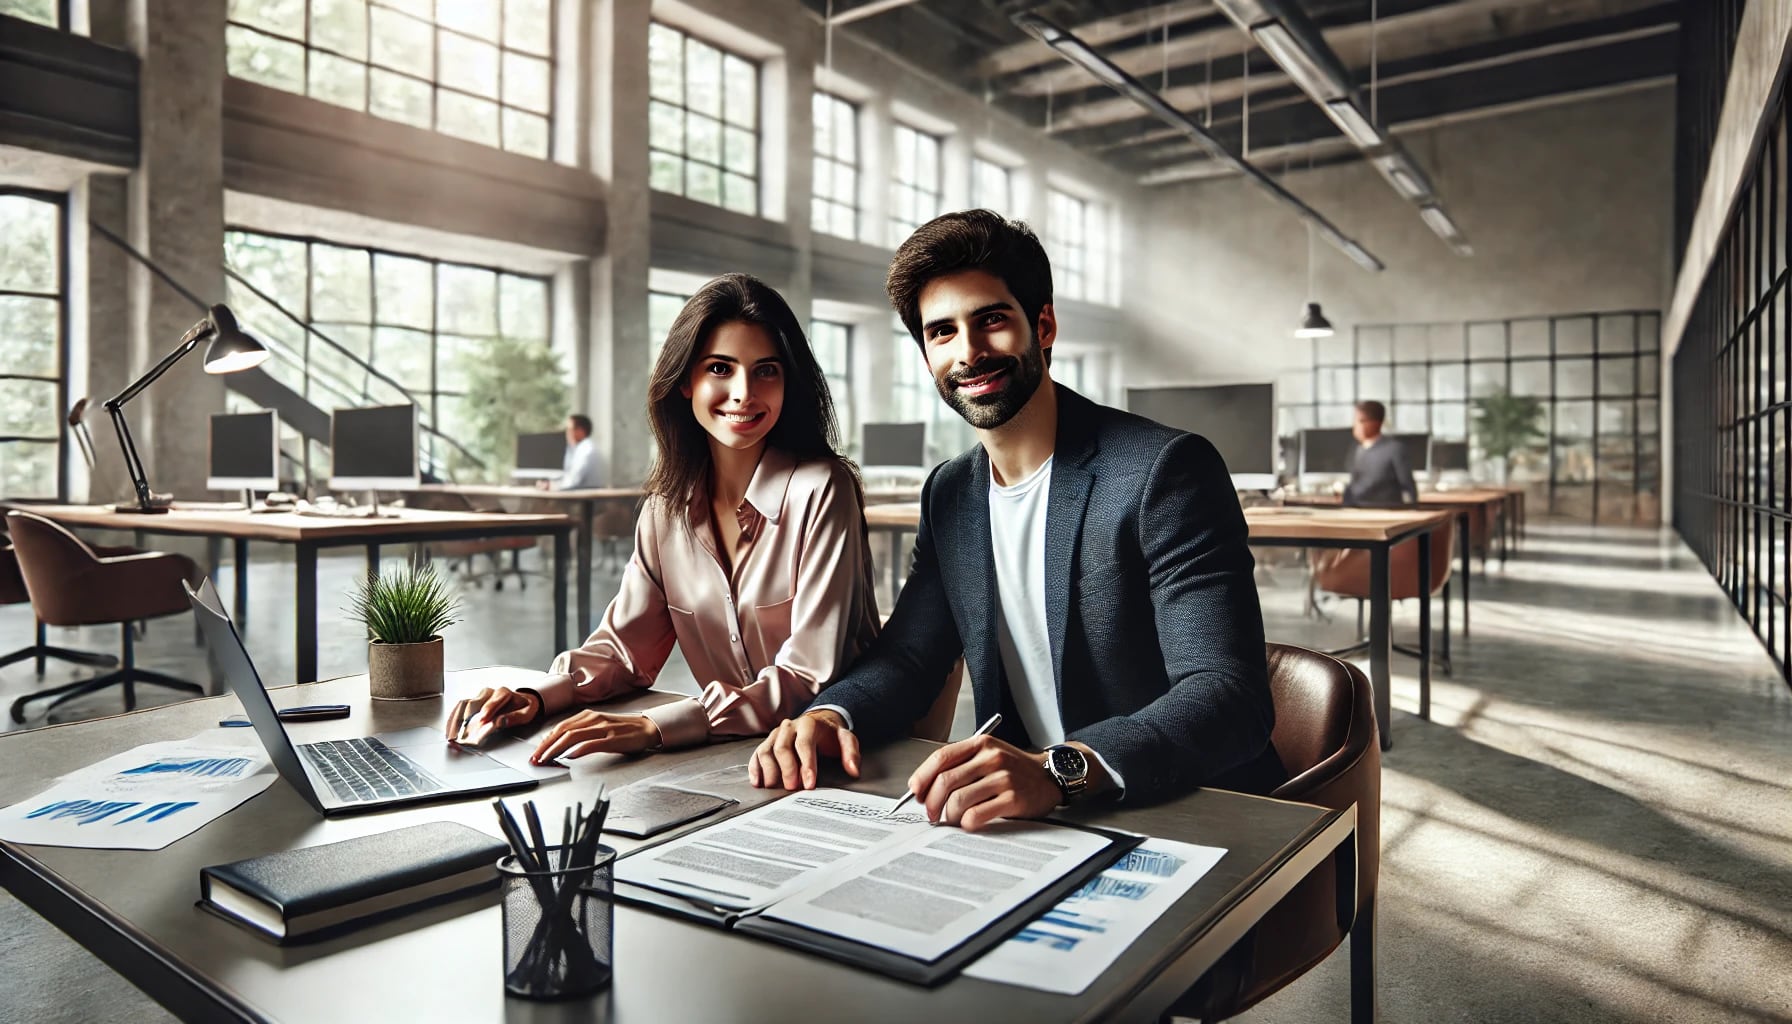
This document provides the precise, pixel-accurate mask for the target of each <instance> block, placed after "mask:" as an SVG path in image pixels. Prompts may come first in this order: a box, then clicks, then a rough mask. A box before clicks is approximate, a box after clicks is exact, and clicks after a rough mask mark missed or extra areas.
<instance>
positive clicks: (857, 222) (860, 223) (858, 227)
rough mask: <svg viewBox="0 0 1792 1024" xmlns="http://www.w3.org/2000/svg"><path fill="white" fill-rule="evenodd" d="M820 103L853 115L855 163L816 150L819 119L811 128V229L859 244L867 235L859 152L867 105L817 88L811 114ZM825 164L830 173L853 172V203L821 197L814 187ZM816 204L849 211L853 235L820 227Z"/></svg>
mask: <svg viewBox="0 0 1792 1024" xmlns="http://www.w3.org/2000/svg"><path fill="white" fill-rule="evenodd" d="M818 101H825V102H826V103H828V104H829V105H830V108H832V107H833V106H836V105H837V106H842V107H845V108H846V109H847V110H848V111H850V112H851V114H852V132H851V143H852V160H851V161H850V162H848V161H846V160H842V159H840V158H839V157H838V156H837V155H835V154H834V153H828V154H823V153H822V152H821V150H820V149H819V148H818V147H817V146H816V144H815V142H816V141H817V140H816V139H815V138H814V137H815V136H819V134H820V132H821V128H820V122H819V119H817V122H816V124H815V125H813V126H812V127H811V131H810V135H811V137H812V139H811V144H810V157H811V160H810V165H811V167H812V168H813V172H812V173H813V177H812V178H811V180H810V186H809V192H810V197H811V199H810V213H809V226H810V227H811V228H812V229H813V230H815V231H819V232H821V233H823V234H827V235H832V236H834V237H835V238H850V239H852V240H854V241H857V240H858V239H859V237H860V236H861V235H862V234H864V230H865V206H864V180H865V165H864V161H863V159H862V157H863V153H861V151H860V150H861V147H860V146H859V130H860V128H859V126H860V122H859V118H860V117H861V116H863V113H864V109H863V106H864V105H863V104H860V103H855V102H853V101H852V100H850V99H848V98H846V97H845V96H842V95H840V94H839V93H836V92H830V91H828V90H826V89H823V88H820V87H817V88H816V89H815V94H814V99H812V100H811V101H810V103H811V111H813V109H814V106H815V104H816V103H817V102H818ZM830 112H831V110H830ZM838 147H839V139H838V138H836V139H835V148H836V150H837V149H838ZM824 163H825V164H827V165H828V169H829V170H830V171H832V170H833V169H834V168H835V167H845V168H847V169H849V170H851V171H852V183H853V188H852V192H853V194H852V201H851V202H850V203H847V202H842V201H841V200H839V199H836V198H833V197H831V196H823V195H822V194H821V191H820V189H818V188H816V187H815V183H816V181H817V180H819V178H820V172H821V167H822V165H823V164H824ZM817 203H821V204H826V205H827V206H829V207H831V208H836V209H846V210H849V211H850V212H851V213H852V232H851V233H850V234H845V235H842V234H839V233H838V232H836V231H834V230H833V228H832V225H831V224H830V225H828V226H826V227H824V226H823V225H822V224H820V223H818V222H817V221H816V219H815V209H814V207H815V204H817Z"/></svg>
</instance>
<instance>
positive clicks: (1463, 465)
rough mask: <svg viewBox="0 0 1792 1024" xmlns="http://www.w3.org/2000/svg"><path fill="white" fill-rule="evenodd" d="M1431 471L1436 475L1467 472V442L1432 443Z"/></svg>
mask: <svg viewBox="0 0 1792 1024" xmlns="http://www.w3.org/2000/svg"><path fill="white" fill-rule="evenodd" d="M1431 469H1432V471H1433V472H1437V473H1448V472H1451V471H1458V472H1463V473H1466V472H1468V442H1467V441H1432V442H1431Z"/></svg>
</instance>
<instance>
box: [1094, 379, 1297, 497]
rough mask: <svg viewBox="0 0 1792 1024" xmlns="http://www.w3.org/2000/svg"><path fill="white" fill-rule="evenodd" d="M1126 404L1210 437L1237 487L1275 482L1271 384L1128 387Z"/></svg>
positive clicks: (1263, 488) (1272, 485) (1269, 487)
mask: <svg viewBox="0 0 1792 1024" xmlns="http://www.w3.org/2000/svg"><path fill="white" fill-rule="evenodd" d="M1126 408H1127V411H1129V412H1133V413H1137V414H1138V415H1140V416H1143V417H1145V418H1146V419H1148V420H1156V421H1157V422H1159V423H1162V424H1163V425H1164V426H1166V427H1175V428H1176V429H1178V430H1186V431H1188V432H1189V433H1191V434H1200V435H1201V436H1202V437H1205V438H1206V439H1207V440H1208V441H1210V442H1212V444H1213V446H1214V447H1215V448H1217V449H1219V453H1220V458H1222V459H1224V460H1225V461H1226V469H1227V470H1228V471H1229V472H1230V473H1231V474H1232V486H1233V487H1235V488H1237V489H1238V490H1241V491H1267V490H1273V489H1274V488H1275V487H1276V485H1277V484H1278V483H1279V481H1278V480H1277V478H1276V457H1277V454H1278V453H1277V450H1276V389H1275V385H1274V384H1210V385H1203V386H1200V387H1174V388H1128V389H1127V392H1126Z"/></svg>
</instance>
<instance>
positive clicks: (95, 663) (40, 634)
mask: <svg viewBox="0 0 1792 1024" xmlns="http://www.w3.org/2000/svg"><path fill="white" fill-rule="evenodd" d="M30 600H31V594H30V593H29V592H28V591H26V589H25V577H23V576H21V575H19V556H18V554H17V553H16V552H15V551H14V550H13V547H12V538H11V537H9V536H7V534H6V533H5V532H4V530H0V605H8V604H25V603H27V602H29V601H30ZM27 658H29V659H31V660H33V661H35V662H36V663H37V665H36V668H37V674H38V675H40V676H41V675H43V674H44V662H45V661H47V660H48V659H50V658H55V659H56V660H58V661H67V662H72V663H74V664H76V665H86V666H88V667H90V668H114V667H116V666H117V665H118V659H117V658H115V657H113V656H112V655H110V654H99V653H97V652H93V651H72V650H69V649H68V648H66V647H53V646H51V645H50V642H49V636H48V634H47V632H46V627H45V626H44V620H43V619H38V620H37V633H36V636H35V637H34V638H33V641H32V643H31V646H29V647H21V648H19V649H18V650H16V651H13V652H11V653H9V654H5V655H0V668H5V667H6V666H8V665H12V664H16V663H18V662H21V661H24V660H26V659H27Z"/></svg>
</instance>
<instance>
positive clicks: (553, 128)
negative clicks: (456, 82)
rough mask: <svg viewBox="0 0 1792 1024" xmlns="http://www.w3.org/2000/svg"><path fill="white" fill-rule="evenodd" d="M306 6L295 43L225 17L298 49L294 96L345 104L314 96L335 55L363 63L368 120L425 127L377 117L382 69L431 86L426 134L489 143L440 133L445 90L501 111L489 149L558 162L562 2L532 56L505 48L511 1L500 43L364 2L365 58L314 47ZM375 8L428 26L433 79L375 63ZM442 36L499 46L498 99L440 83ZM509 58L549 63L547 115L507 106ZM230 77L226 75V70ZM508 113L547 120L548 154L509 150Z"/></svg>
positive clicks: (375, 1)
mask: <svg viewBox="0 0 1792 1024" xmlns="http://www.w3.org/2000/svg"><path fill="white" fill-rule="evenodd" d="M61 2H62V3H63V4H65V5H66V4H67V3H68V2H69V0H61ZM303 2H304V5H305V37H306V38H304V39H295V38H293V37H292V36H289V35H285V34H283V33H280V32H275V31H273V30H271V29H268V28H265V27H263V26H260V25H253V24H250V23H248V22H242V21H237V20H235V19H233V18H229V17H228V16H226V19H225V28H226V34H227V36H228V30H229V29H230V28H232V27H234V28H238V29H242V30H243V31H246V32H253V33H256V34H257V35H261V36H265V37H267V38H269V39H274V40H278V41H280V42H284V43H291V44H294V45H297V46H298V47H299V49H300V51H301V53H302V55H303V62H302V63H301V65H300V67H301V73H302V75H303V77H304V79H305V87H304V90H303V91H302V92H299V93H296V95H301V96H305V97H306V98H308V99H314V100H317V102H319V103H328V104H330V105H331V106H342V105H341V104H338V103H336V102H335V101H333V100H328V99H324V98H321V97H319V96H315V95H313V94H312V92H311V56H312V54H313V52H316V53H322V54H325V55H326V56H329V57H332V58H334V59H336V60H341V61H348V62H351V63H355V64H359V65H360V66H361V69H362V72H363V77H362V97H361V106H360V112H361V113H363V114H366V115H367V116H369V117H377V118H379V119H380V120H382V121H391V122H392V123H394V124H403V125H409V126H410V127H413V128H422V126H421V125H412V124H410V122H408V121H400V120H398V119H396V118H389V117H386V116H385V115H383V114H377V113H374V111H373V85H372V82H373V72H374V70H375V69H378V70H379V71H381V72H384V73H385V74H389V75H396V76H398V77H400V78H405V79H409V80H410V81H412V82H420V83H422V84H423V85H426V86H428V87H429V90H430V92H429V124H430V126H429V128H427V129H424V130H426V131H431V132H434V133H436V134H438V135H445V136H447V137H448V138H452V139H460V140H461V141H463V142H470V143H472V144H473V145H489V144H487V143H483V142H479V141H478V140H475V139H468V138H466V137H465V136H462V135H455V134H453V133H451V132H445V131H443V130H442V127H441V102H440V96H439V94H440V93H441V92H442V91H443V90H446V91H448V92H451V93H453V94H455V95H457V96H464V97H466V98H468V99H473V100H479V101H481V102H486V103H492V104H495V105H496V106H497V108H498V142H497V144H496V145H495V146H490V148H494V149H500V150H503V151H504V152H506V153H514V154H516V155H517V156H521V157H525V158H527V159H532V160H548V161H552V160H553V159H554V143H555V141H556V137H557V135H558V128H559V117H558V115H559V109H558V108H559V96H558V92H559V90H558V89H556V88H555V83H556V79H557V78H558V75H559V71H560V38H559V33H558V32H556V31H554V27H555V25H556V23H557V20H558V16H559V3H560V0H546V3H547V5H548V9H547V22H548V46H547V53H546V54H545V55H544V54H540V53H534V52H532V51H529V50H522V49H517V48H516V47H513V46H510V45H509V44H507V43H506V42H505V41H504V38H503V35H504V33H503V25H504V14H505V10H504V4H505V3H508V2H509V0H499V5H498V25H499V33H498V39H497V41H496V42H494V41H492V40H489V39H481V38H479V37H478V36H475V35H471V34H469V33H467V32H463V31H461V30H460V29H457V28H449V27H447V26H444V25H442V24H441V23H440V22H438V21H437V20H435V15H434V14H433V13H432V14H431V16H430V20H428V21H427V22H423V19H421V18H419V17H417V15H415V14H412V13H410V12H409V11H405V10H403V9H401V8H398V7H393V6H390V5H389V4H388V3H386V2H385V0H365V3H364V5H363V7H362V11H363V15H364V23H363V26H362V31H363V32H364V33H365V38H366V42H367V50H366V53H365V55H364V56H361V57H355V56H352V55H350V54H345V53H342V52H340V51H337V50H333V49H331V48H329V47H327V46H322V45H318V44H314V43H312V42H311V40H310V36H311V25H312V10H313V5H314V4H315V2H316V0H303ZM376 7H377V8H379V9H380V10H383V11H389V12H391V13H392V14H395V15H398V16H399V17H403V18H409V19H411V20H413V21H419V22H423V23H424V24H426V25H428V26H429V30H430V49H431V53H432V58H431V63H432V65H433V66H434V68H433V72H432V76H433V77H429V78H425V77H422V76H420V75H418V74H416V73H415V72H412V71H406V70H401V69H399V68H394V67H390V66H388V65H385V64H377V63H375V62H374V59H373V12H374V9H375V8H376ZM432 11H433V7H432ZM444 32H446V33H448V34H449V35H453V36H456V37H459V38H461V39H467V40H471V41H473V42H476V43H484V44H486V45H489V46H495V47H496V48H497V50H498V90H497V91H498V95H497V96H496V97H490V96H481V95H478V94H477V93H472V92H468V91H467V90H465V89H462V88H460V87H458V86H453V85H447V84H445V83H443V82H442V80H441V56H442V33H444ZM225 51H226V56H225V60H226V67H227V68H228V61H229V44H228V42H227V43H226V45H225ZM509 54H516V55H518V56H521V57H526V58H528V59H530V60H539V61H545V62H546V63H547V82H548V90H547V110H546V111H539V110H530V109H528V108H527V107H519V106H516V105H514V104H512V103H508V102H506V101H505V99H504V65H505V57H506V56H507V55H509ZM226 73H228V71H227V72H226ZM243 80H244V81H255V80H254V79H248V78H245V79H243ZM257 84H261V85H267V83H265V82H261V83H257ZM267 87H268V88H270V89H281V91H283V92H285V91H288V90H286V89H284V88H282V87H280V86H275V85H267ZM343 109H345V110H353V109H355V108H353V107H346V106H344V107H343ZM506 111H512V112H515V113H517V114H522V115H527V116H529V117H540V118H544V119H546V121H547V145H546V147H545V148H546V152H544V153H542V154H541V155H539V156H537V155H536V154H534V153H528V152H524V151H522V150H519V149H512V148H511V147H509V146H507V145H505V139H504V114H505V112H506Z"/></svg>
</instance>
